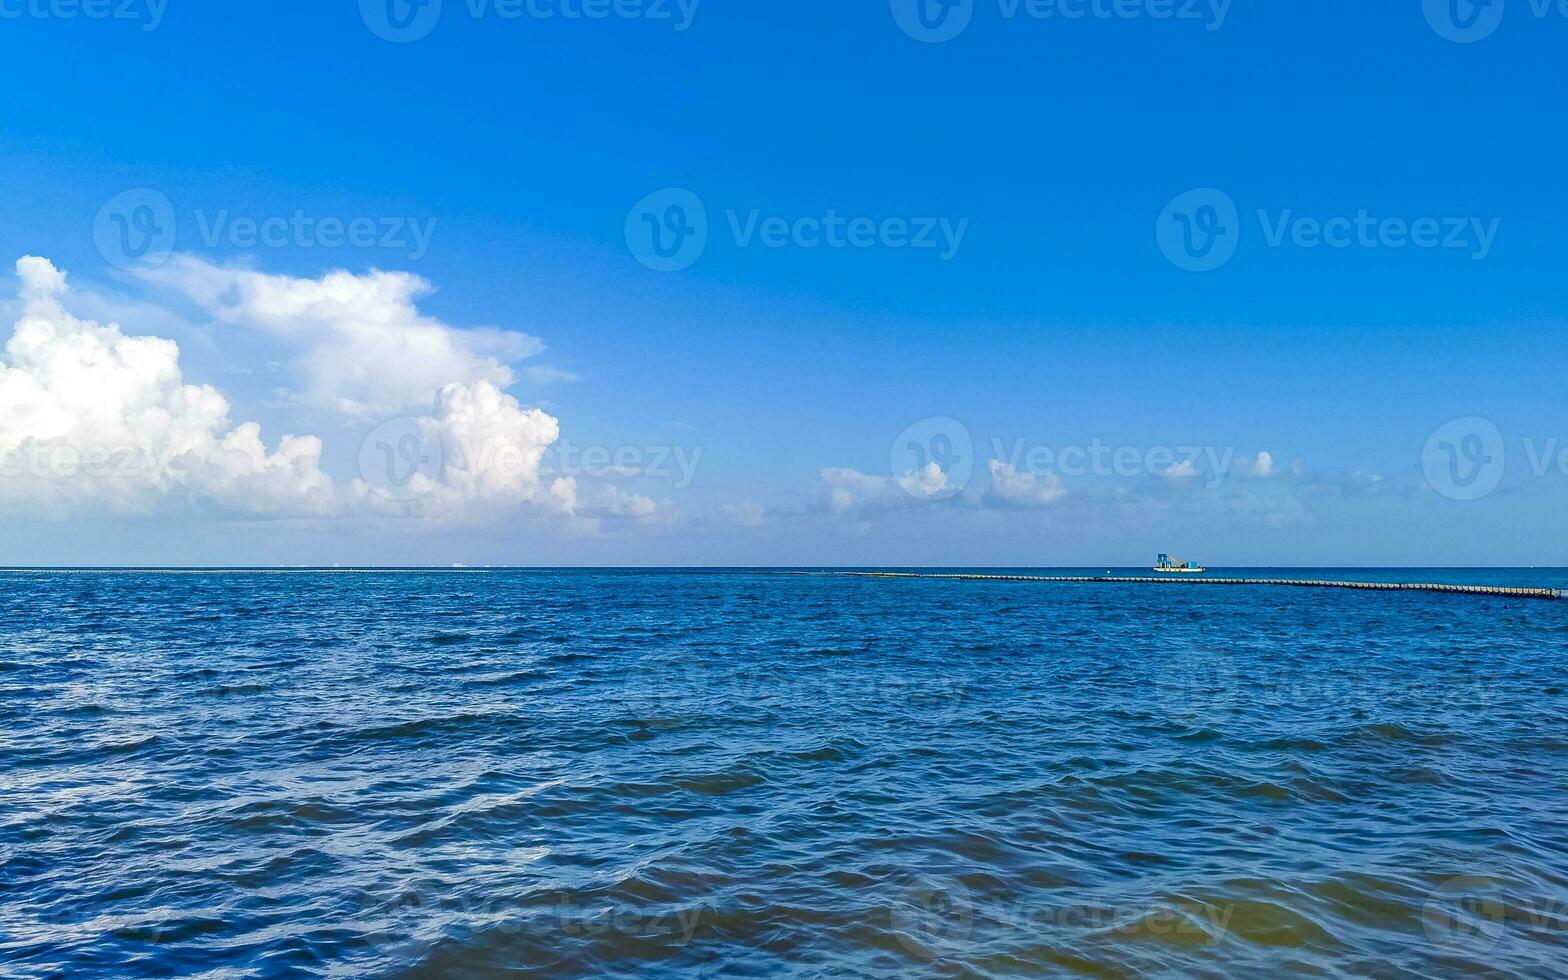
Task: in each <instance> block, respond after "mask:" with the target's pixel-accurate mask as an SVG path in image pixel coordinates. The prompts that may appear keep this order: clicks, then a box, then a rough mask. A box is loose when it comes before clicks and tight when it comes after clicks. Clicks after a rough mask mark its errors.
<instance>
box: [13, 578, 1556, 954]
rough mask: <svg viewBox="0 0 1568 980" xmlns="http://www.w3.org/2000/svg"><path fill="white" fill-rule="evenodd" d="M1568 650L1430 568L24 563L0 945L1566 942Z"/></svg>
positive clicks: (483, 948)
mask: <svg viewBox="0 0 1568 980" xmlns="http://www.w3.org/2000/svg"><path fill="white" fill-rule="evenodd" d="M1040 571H1041V573H1044V574H1050V573H1053V570H1040ZM1105 571H1106V569H1103V568H1095V569H1084V570H1076V571H1075V572H1063V573H1064V574H1073V573H1077V572H1082V573H1086V574H1103V573H1104V572H1105ZM1115 571H1116V572H1117V573H1121V572H1126V573H1132V574H1142V573H1144V572H1145V571H1146V570H1145V569H1142V568H1139V569H1124V570H1122V569H1119V570H1115ZM1213 574H1216V575H1236V576H1252V575H1257V576H1260V577H1261V576H1265V575H1266V576H1267V577H1277V578H1298V577H1299V578H1307V577H1324V578H1335V579H1348V578H1363V579H1368V580H1379V581H1384V580H1386V581H1437V582H1444V581H1447V582H1460V583H1472V584H1482V583H1485V584H1499V585H1522V586H1546V587H1554V588H1568V572H1565V571H1564V570H1528V569H1502V570H1432V569H1420V570H1340V569H1335V570H1325V569H1311V570H1284V569H1267V570H1244V569H1219V568H1216V569H1213ZM1565 647H1568V601H1562V602H1551V601H1530V600H1517V599H1497V598H1490V597H1478V596H1456V595H1441V594H1420V593H1397V594H1394V593H1364V592H1355V591H1337V590H1318V589H1280V588H1261V587H1215V588H1184V587H1177V586H1172V587H1167V586H1164V585H1154V586H1135V585H1096V584H1046V583H1028V582H966V581H946V580H924V579H920V580H897V579H895V580H884V579H858V578H841V577H831V576H814V575H780V574H775V573H769V572H762V571H682V572H670V571H591V570H584V571H525V570H517V571H477V570H476V571H468V572H461V573H459V572H413V571H408V572H387V573H378V574H333V573H324V572H296V573H290V574H264V573H259V572H256V573H244V572H228V573H218V572H192V573H186V574H164V573H151V572H126V573H114V574H109V573H77V574H53V573H12V574H7V575H3V576H0V721H3V724H0V803H3V807H0V974H4V975H15V976H35V975H62V976H63V975H72V976H82V975H102V976H126V975H160V976H167V975H212V976H230V975H234V976H295V975H354V976H409V977H413V976H449V975H455V976H463V975H474V976H479V975H493V974H495V973H497V972H504V971H540V972H548V973H551V974H554V975H582V976H588V975H592V976H602V975H631V974H637V975H668V976H672V977H673V976H677V975H679V976H685V975H688V974H690V973H692V972H694V971H695V972H697V973H699V974H708V975H719V974H723V975H726V976H731V975H742V976H745V975H755V976H774V975H780V974H784V975H803V976H825V975H881V976H889V977H894V976H899V977H902V976H911V975H943V976H945V975H963V974H981V975H992V976H1008V975H1018V974H1038V973H1041V972H1062V973H1083V974H1088V975H1099V976H1135V975H1143V974H1149V973H1156V974H1159V973H1163V974H1169V975H1172V976H1192V975H1215V976H1219V975H1226V976H1236V975H1241V976H1259V977H1262V976H1278V975H1279V974H1280V973H1281V972H1286V971H1291V972H1305V973H1311V974H1315V975H1346V976H1352V975H1353V976H1365V975H1389V976H1444V975H1460V974H1469V973H1475V972H1483V973H1494V974H1499V975H1501V974H1528V975H1547V974H1563V973H1568V952H1565V951H1568V943H1565V940H1568V805H1565V800H1568V735H1565V732H1568V726H1565V722H1568V694H1565V690H1568V685H1565V684H1564V678H1563V668H1562V662H1563V658H1564V653H1565Z"/></svg>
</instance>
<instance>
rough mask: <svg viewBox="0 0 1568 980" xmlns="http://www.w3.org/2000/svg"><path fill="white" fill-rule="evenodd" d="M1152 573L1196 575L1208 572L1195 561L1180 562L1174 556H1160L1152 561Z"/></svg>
mask: <svg viewBox="0 0 1568 980" xmlns="http://www.w3.org/2000/svg"><path fill="white" fill-rule="evenodd" d="M1154 571H1156V572H1170V573H1187V574H1197V573H1201V572H1206V571H1208V569H1207V568H1204V567H1203V566H1202V565H1200V564H1198V563H1197V562H1195V561H1182V560H1181V559H1180V558H1177V557H1176V556H1175V555H1166V554H1161V555H1160V556H1159V557H1157V558H1155V560H1154Z"/></svg>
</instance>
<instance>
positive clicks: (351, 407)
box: [145, 256, 569, 415]
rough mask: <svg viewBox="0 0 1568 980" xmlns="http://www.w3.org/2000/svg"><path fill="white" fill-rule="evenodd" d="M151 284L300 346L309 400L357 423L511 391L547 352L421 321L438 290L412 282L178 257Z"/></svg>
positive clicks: (524, 338) (299, 369)
mask: <svg viewBox="0 0 1568 980" xmlns="http://www.w3.org/2000/svg"><path fill="white" fill-rule="evenodd" d="M145 275H146V277H147V278H148V279H150V280H153V281H155V282H159V283H162V284H164V285H167V286H172V287H173V288H175V289H177V290H178V291H180V292H181V293H183V294H185V295H186V296H187V297H189V298H190V299H191V300H193V301H194V302H195V303H196V304H197V305H198V306H200V307H201V308H202V309H204V310H205V311H206V312H207V313H209V314H210V315H212V316H214V317H216V318H217V319H218V320H220V321H222V322H225V323H232V324H236V325H240V326H245V327H249V328H253V329H256V330H260V331H262V332H264V333H267V334H270V335H272V336H274V337H277V338H278V339H280V340H281V341H283V342H285V343H287V344H289V345H290V346H292V347H293V348H294V349H295V351H296V353H295V355H294V357H295V360H294V369H295V371H296V373H297V374H298V375H299V378H300V382H301V386H302V390H301V391H300V392H299V393H298V394H299V396H300V397H301V398H302V399H304V400H306V401H308V402H310V403H313V404H318V405H323V406H327V407H330V408H334V409H337V410H339V411H342V412H345V413H348V414H353V415H371V414H375V413H383V414H385V413H388V412H394V411H398V410H401V409H406V408H409V407H413V406H422V405H428V404H429V403H430V401H431V399H433V398H435V397H436V396H437V394H438V393H439V392H441V391H442V390H443V389H444V388H445V387H446V386H447V385H449V384H451V383H453V382H459V383H463V384H477V383H480V382H485V383H488V384H490V385H491V386H493V387H495V388H497V389H505V388H507V387H508V386H510V385H511V384H512V383H513V382H514V381H515V380H516V375H515V373H514V372H513V369H512V367H511V366H510V365H511V364H512V363H513V362H516V361H519V360H522V359H524V358H526V357H530V356H533V355H535V354H537V353H539V352H540V351H542V350H543V349H544V345H543V344H542V343H541V342H540V341H539V340H538V339H537V338H535V337H532V336H529V335H528V334H524V333H519V332H516V331H507V330H497V329H478V330H460V329H458V328H456V327H453V326H451V325H449V324H446V323H443V322H441V321H440V320H438V319H436V318H434V317H431V316H426V315H424V314H422V313H420V312H419V309H418V307H417V305H416V300H418V299H419V298H420V297H422V296H425V295H427V294H429V293H430V292H432V291H433V289H432V287H431V285H430V283H429V282H427V281H426V280H424V279H422V278H421V277H419V276H416V275H413V274H410V273H406V272H381V271H372V272H370V273H367V274H364V275H355V274H353V273H350V272H345V271H341V270H340V271H335V272H329V273H327V274H326V275H324V276H322V277H320V278H319V279H308V278H300V277H296V276H287V275H270V274H266V273H261V272H255V271H251V270H248V269H239V268H230V267H225V266H219V265H214V264H212V263H210V262H206V261H203V260H201V259H198V258H194V257H192V256H177V257H175V258H174V259H173V260H172V261H170V262H169V263H167V264H166V265H164V266H163V267H161V268H159V269H157V270H154V271H151V272H148V273H145ZM540 370H544V369H540ZM553 377H558V378H562V379H564V378H565V377H569V375H568V374H567V373H566V372H559V373H558V374H557V375H553Z"/></svg>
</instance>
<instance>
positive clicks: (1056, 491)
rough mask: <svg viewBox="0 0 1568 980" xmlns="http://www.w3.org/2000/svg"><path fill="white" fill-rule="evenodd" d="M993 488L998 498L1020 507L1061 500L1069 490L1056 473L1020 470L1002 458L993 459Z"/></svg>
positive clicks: (1037, 505) (1042, 505)
mask: <svg viewBox="0 0 1568 980" xmlns="http://www.w3.org/2000/svg"><path fill="white" fill-rule="evenodd" d="M988 465H989V466H990V469H991V490H992V492H993V493H995V494H996V497H997V499H999V500H1001V501H1003V502H1005V503H1008V504H1013V505H1015V506H1019V507H1044V506H1045V505H1047V504H1050V503H1053V502H1055V501H1057V500H1060V499H1061V498H1062V497H1063V496H1064V495H1065V494H1066V493H1067V490H1066V488H1065V487H1063V486H1062V478H1061V477H1059V476H1057V475H1056V474H1055V473H1031V472H1023V473H1020V472H1018V470H1017V468H1016V467H1014V466H1012V465H1010V464H1008V463H1006V462H1004V461H1003V460H1000V459H992V460H991V461H990V463H989V464H988Z"/></svg>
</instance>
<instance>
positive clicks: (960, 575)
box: [827, 571, 1568, 599]
mask: <svg viewBox="0 0 1568 980" xmlns="http://www.w3.org/2000/svg"><path fill="white" fill-rule="evenodd" d="M827 574H830V575H850V576H855V577H859V578H939V579H964V580H977V581H994V582H1105V583H1127V584H1137V583H1154V584H1158V585H1175V584H1182V585H1275V586H1286V587H1291V588H1306V589H1364V590H1367V591H1372V592H1458V593H1464V594H1466V595H1490V596H1506V597H1509V598H1513V599H1568V589H1537V588H1520V587H1517V586H1508V585H1448V584H1445V583H1442V582H1355V581H1339V580H1333V579H1299V578H1217V577H1216V578H1211V577H1209V576H1206V575H1002V574H997V573H991V572H850V571H842V572H829V573H827Z"/></svg>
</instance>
